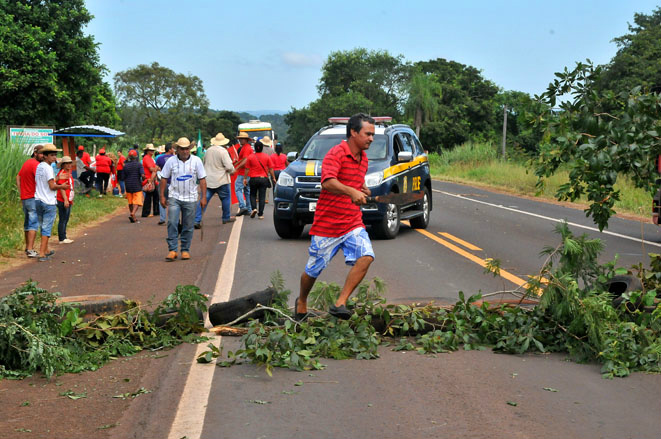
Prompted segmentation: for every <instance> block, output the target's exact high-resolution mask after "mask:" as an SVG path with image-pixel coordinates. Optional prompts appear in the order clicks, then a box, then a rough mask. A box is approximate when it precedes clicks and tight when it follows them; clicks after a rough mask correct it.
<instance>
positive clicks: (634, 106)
mask: <svg viewBox="0 0 661 439" xmlns="http://www.w3.org/2000/svg"><path fill="white" fill-rule="evenodd" d="M602 73H603V68H602V67H601V66H597V67H594V66H593V65H592V63H590V62H589V61H588V62H587V63H577V66H576V68H575V69H574V70H572V71H569V70H567V69H565V70H564V72H561V73H556V79H555V80H554V81H553V82H552V83H551V84H549V87H548V89H547V91H546V92H545V93H544V94H542V95H541V96H540V97H539V99H541V100H542V101H543V102H544V103H545V104H547V105H548V107H549V108H553V107H555V106H556V105H558V102H559V98H560V97H566V96H569V97H570V99H571V100H569V101H565V102H562V103H559V106H560V111H559V112H557V113H558V114H557V115H554V114H551V113H550V112H549V113H546V114H542V115H541V116H540V117H539V119H538V121H539V123H540V124H542V125H547V126H548V128H549V134H550V136H548V137H546V142H545V143H544V144H542V145H541V148H540V155H539V157H538V158H536V159H535V160H534V161H533V162H532V164H533V165H534V167H535V174H536V175H537V176H538V177H539V181H538V186H540V187H541V186H543V184H544V178H546V177H549V176H551V175H552V174H554V173H555V172H556V171H557V170H558V169H559V168H560V166H563V167H565V168H567V169H568V170H569V182H567V183H566V184H564V185H562V186H561V187H560V189H559V190H558V193H557V194H556V196H557V198H558V199H560V200H565V199H568V200H572V201H573V200H576V199H577V198H578V197H580V196H581V195H583V194H585V196H586V197H587V199H588V202H589V203H590V205H589V207H588V208H587V209H586V215H587V216H591V217H592V218H593V220H594V221H595V223H596V224H597V225H598V226H599V229H600V230H603V228H604V227H606V226H607V225H608V219H609V218H610V217H611V216H612V215H613V214H614V213H615V212H614V210H613V206H614V204H615V201H617V200H619V192H618V191H617V190H615V187H614V186H615V183H616V182H617V179H618V177H619V176H620V175H627V176H629V177H630V178H631V180H632V181H633V182H634V184H635V185H636V186H637V187H641V188H646V189H648V190H649V191H650V192H652V190H654V188H655V186H654V182H655V180H656V178H658V171H657V167H656V161H657V158H658V157H659V155H660V154H661V94H658V93H644V92H643V91H642V88H641V87H640V86H638V87H635V88H633V89H632V90H630V91H628V92H627V91H625V92H620V93H613V92H611V91H608V92H604V93H599V92H597V91H595V84H596V83H598V82H599V81H600V80H601V75H602ZM609 109H615V110H614V111H612V110H609ZM609 111H610V112H609Z"/></svg>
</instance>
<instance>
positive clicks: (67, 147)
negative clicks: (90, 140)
mask: <svg viewBox="0 0 661 439" xmlns="http://www.w3.org/2000/svg"><path fill="white" fill-rule="evenodd" d="M124 134H125V133H122V132H121V131H117V130H114V129H112V128H108V127H102V126H99V125H77V126H73V127H67V128H61V129H59V130H54V131H53V132H52V133H51V135H52V136H56V137H62V150H63V151H64V152H63V154H64V155H68V156H69V157H74V156H75V155H76V143H75V142H74V137H105V138H115V137H119V136H123V135H124Z"/></svg>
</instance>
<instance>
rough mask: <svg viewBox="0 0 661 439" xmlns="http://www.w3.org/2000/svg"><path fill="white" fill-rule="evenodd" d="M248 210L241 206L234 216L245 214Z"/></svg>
mask: <svg viewBox="0 0 661 439" xmlns="http://www.w3.org/2000/svg"><path fill="white" fill-rule="evenodd" d="M248 212H250V211H249V210H248V209H244V208H241V209H239V211H238V212H237V213H236V216H241V215H245V214H246V213H248Z"/></svg>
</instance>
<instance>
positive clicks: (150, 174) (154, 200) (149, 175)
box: [140, 143, 160, 218]
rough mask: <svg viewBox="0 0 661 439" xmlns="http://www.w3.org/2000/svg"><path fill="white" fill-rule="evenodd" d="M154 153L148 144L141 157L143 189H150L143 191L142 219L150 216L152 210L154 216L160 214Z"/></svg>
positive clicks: (152, 147) (151, 145)
mask: <svg viewBox="0 0 661 439" xmlns="http://www.w3.org/2000/svg"><path fill="white" fill-rule="evenodd" d="M154 152H156V148H154V145H153V144H151V143H148V144H147V145H146V146H145V155H144V157H142V166H143V167H144V168H145V186H144V187H145V188H149V189H151V190H145V201H144V202H143V203H144V204H143V205H142V214H141V215H140V216H142V217H143V218H146V217H148V216H151V215H150V214H151V211H152V208H153V211H154V215H159V214H160V211H159V206H158V202H159V199H158V180H157V179H156V172H157V171H158V167H157V166H156V162H155V161H154ZM150 183H151V184H150Z"/></svg>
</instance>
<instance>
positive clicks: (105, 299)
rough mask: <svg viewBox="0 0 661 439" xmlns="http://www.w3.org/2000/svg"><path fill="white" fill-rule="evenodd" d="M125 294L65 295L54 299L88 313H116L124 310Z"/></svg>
mask: <svg viewBox="0 0 661 439" xmlns="http://www.w3.org/2000/svg"><path fill="white" fill-rule="evenodd" d="M125 300H127V299H126V297H125V296H121V295H119V294H110V295H104V294H94V295H85V296H67V297H58V298H57V300H56V301H55V303H56V304H61V303H66V304H68V305H71V306H73V307H74V308H78V309H80V310H85V311H86V313H87V314H88V315H89V314H117V313H120V312H122V311H126V309H127V307H126V303H125V302H124V301H125Z"/></svg>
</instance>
